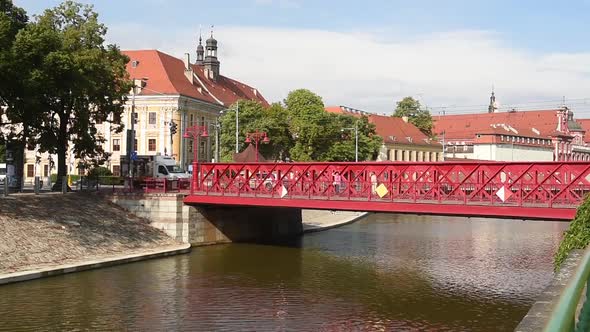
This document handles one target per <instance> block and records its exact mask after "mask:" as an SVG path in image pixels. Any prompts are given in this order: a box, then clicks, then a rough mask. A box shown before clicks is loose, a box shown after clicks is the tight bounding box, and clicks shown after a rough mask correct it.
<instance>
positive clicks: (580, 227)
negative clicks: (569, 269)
mask: <svg viewBox="0 0 590 332" xmlns="http://www.w3.org/2000/svg"><path fill="white" fill-rule="evenodd" d="M588 243H590V196H586V198H585V199H584V202H583V203H582V205H580V207H578V211H577V212H576V217H575V218H574V220H573V221H572V222H571V223H570V226H569V227H568V229H567V230H566V231H565V232H564V236H563V240H561V243H560V244H559V249H557V253H556V254H555V262H554V266H555V271H556V272H557V271H559V267H560V266H561V263H563V261H564V260H565V259H566V258H567V255H568V254H569V253H570V251H572V250H574V249H584V248H586V246H587V245H588Z"/></svg>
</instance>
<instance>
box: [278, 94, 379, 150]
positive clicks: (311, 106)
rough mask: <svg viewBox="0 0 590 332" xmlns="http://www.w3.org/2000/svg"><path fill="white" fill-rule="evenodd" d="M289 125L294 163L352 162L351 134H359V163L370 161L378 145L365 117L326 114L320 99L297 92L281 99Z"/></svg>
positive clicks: (352, 140)
mask: <svg viewBox="0 0 590 332" xmlns="http://www.w3.org/2000/svg"><path fill="white" fill-rule="evenodd" d="M285 105H286V107H287V111H288V114H289V119H290V121H289V123H290V128H291V132H292V136H293V137H294V138H295V144H294V145H293V148H292V149H291V156H292V158H293V160H297V161H354V160H355V132H354V130H351V129H348V130H343V129H344V128H355V126H356V125H358V131H359V161H362V160H368V159H374V158H375V157H376V155H377V152H378V149H379V147H380V146H381V142H382V140H381V138H380V137H379V136H377V135H376V133H375V126H374V125H373V124H370V123H369V121H368V118H367V117H361V118H356V117H353V116H348V115H338V114H332V113H327V112H326V111H325V109H324V103H323V102H322V98H321V97H319V96H318V95H316V94H315V93H313V92H311V91H309V90H306V89H299V90H294V91H292V92H290V93H289V95H288V96H287V98H286V99H285Z"/></svg>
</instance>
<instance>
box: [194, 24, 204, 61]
mask: <svg viewBox="0 0 590 332" xmlns="http://www.w3.org/2000/svg"><path fill="white" fill-rule="evenodd" d="M204 54H205V49H204V48H203V37H202V36H201V28H199V45H198V46H197V61H196V62H195V64H197V65H202V64H203V56H204Z"/></svg>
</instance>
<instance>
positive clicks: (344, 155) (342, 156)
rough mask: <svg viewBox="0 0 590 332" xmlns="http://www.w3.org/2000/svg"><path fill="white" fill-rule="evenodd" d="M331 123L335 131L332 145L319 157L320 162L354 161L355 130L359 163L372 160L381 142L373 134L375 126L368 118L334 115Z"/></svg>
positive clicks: (379, 138) (375, 156)
mask: <svg viewBox="0 0 590 332" xmlns="http://www.w3.org/2000/svg"><path fill="white" fill-rule="evenodd" d="M332 115H333V116H334V119H333V121H332V122H333V123H334V127H335V131H334V133H333V135H334V137H333V138H332V139H331V141H332V144H330V148H329V149H328V151H326V153H325V154H324V155H323V156H321V160H322V161H354V160H355V150H356V146H355V145H356V137H355V130H354V129H352V128H355V127H356V128H358V129H357V130H358V141H359V142H358V153H359V161H365V160H374V159H376V158H377V153H378V152H379V148H380V147H381V143H382V142H383V140H382V138H381V137H380V136H378V135H377V134H376V133H375V125H374V124H372V123H370V122H369V118H368V117H366V116H361V117H360V118H356V117H353V116H350V115H335V114H332Z"/></svg>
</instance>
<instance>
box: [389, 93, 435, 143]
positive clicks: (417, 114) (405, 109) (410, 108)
mask: <svg viewBox="0 0 590 332" xmlns="http://www.w3.org/2000/svg"><path fill="white" fill-rule="evenodd" d="M393 116H395V117H399V118H401V117H404V116H405V117H408V121H409V122H410V123H411V124H413V125H414V126H416V127H417V128H418V129H420V131H421V132H423V133H424V134H426V135H428V137H433V136H434V135H433V133H432V127H433V126H434V121H433V120H432V116H431V115H430V112H429V111H428V110H427V109H425V108H423V107H422V105H420V102H419V101H418V100H416V99H414V98H412V97H405V98H404V99H402V100H400V101H398V102H397V104H396V107H395V112H394V113H393Z"/></svg>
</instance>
